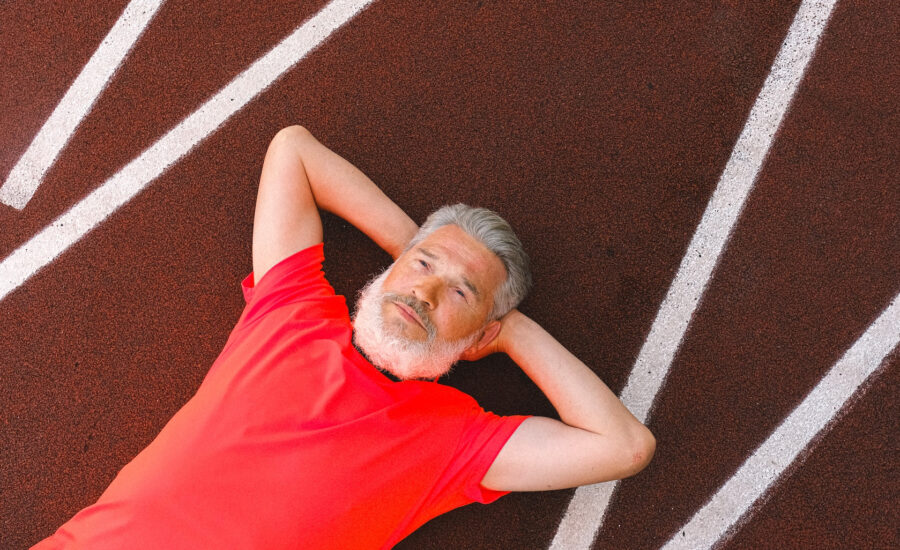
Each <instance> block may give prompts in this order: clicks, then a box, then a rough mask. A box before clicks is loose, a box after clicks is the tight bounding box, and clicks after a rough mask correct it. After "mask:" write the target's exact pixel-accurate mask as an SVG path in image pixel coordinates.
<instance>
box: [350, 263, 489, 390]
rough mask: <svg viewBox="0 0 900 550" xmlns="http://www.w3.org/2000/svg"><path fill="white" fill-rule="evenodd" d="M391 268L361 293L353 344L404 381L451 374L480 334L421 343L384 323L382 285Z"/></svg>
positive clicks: (375, 362) (435, 339) (381, 367)
mask: <svg viewBox="0 0 900 550" xmlns="http://www.w3.org/2000/svg"><path fill="white" fill-rule="evenodd" d="M388 273H390V269H388V270H386V271H384V272H383V273H382V274H381V275H378V276H377V277H375V278H373V279H372V280H371V281H369V282H368V283H367V284H366V286H365V287H363V289H362V290H361V291H360V293H359V299H358V300H357V302H356V313H355V314H354V316H353V342H354V343H355V344H356V345H357V347H359V349H360V351H362V353H363V354H364V355H365V356H366V358H367V359H368V360H369V362H371V363H372V365H374V366H375V367H376V368H378V369H379V370H382V371H384V372H388V373H390V374H392V375H394V376H395V377H397V378H398V379H400V380H416V379H427V380H433V379H435V378H437V377H440V376H443V375H444V374H447V373H448V372H450V371H451V370H452V368H453V365H454V364H455V363H456V362H457V361H458V360H459V358H460V356H462V354H463V352H465V350H466V349H467V348H468V347H469V346H471V345H472V343H474V341H475V340H476V339H477V337H478V335H477V334H472V335H470V336H469V337H467V338H462V339H460V340H456V341H450V342H448V341H446V340H442V339H441V338H439V337H438V338H433V339H430V340H429V341H424V342H422V341H417V340H412V339H410V338H407V337H405V336H404V335H402V334H398V333H397V331H395V330H394V327H391V326H389V325H388V324H386V323H385V320H384V312H383V305H384V292H383V290H382V285H383V283H384V279H385V278H386V277H387V276H388Z"/></svg>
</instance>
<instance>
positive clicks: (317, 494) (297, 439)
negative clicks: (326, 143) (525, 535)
mask: <svg viewBox="0 0 900 550" xmlns="http://www.w3.org/2000/svg"><path fill="white" fill-rule="evenodd" d="M323 260H324V255H323V245H322V244H321V243H320V244H317V245H315V246H312V247H310V248H307V249H305V250H302V251H300V252H298V253H296V254H294V255H292V256H290V257H289V258H286V259H285V260H283V261H282V262H281V263H279V264H278V265H276V266H275V267H273V268H272V269H271V270H270V271H268V272H267V273H266V274H265V276H263V278H262V280H261V281H259V283H258V284H257V285H255V287H254V284H253V281H254V279H253V274H252V273H251V274H250V275H249V276H248V277H247V278H246V279H245V280H244V281H243V283H242V288H243V292H244V298H245V300H246V302H247V305H246V307H245V309H244V311H243V313H242V314H241V318H240V320H239V321H238V323H237V326H236V327H235V328H234V330H233V331H232V333H231V336H230V337H229V339H228V342H227V343H226V344H225V348H224V349H223V350H222V353H221V355H220V356H219V358H218V359H217V360H216V362H215V363H214V364H213V366H212V367H211V368H210V370H209V373H208V374H207V375H206V378H205V379H204V381H203V383H202V384H201V386H200V388H199V389H198V390H197V393H196V394H195V395H194V396H193V397H192V398H191V400H190V401H188V403H187V404H186V405H185V406H184V407H183V408H182V409H181V410H180V411H178V413H176V414H175V416H174V417H173V418H172V419H171V420H170V421H169V423H168V424H166V426H165V427H164V428H163V430H162V432H160V434H159V435H158V436H157V437H156V439H155V440H154V441H153V442H152V443H150V445H149V446H148V447H147V448H146V449H144V450H143V451H141V453H140V454H138V455H137V456H136V457H135V458H134V460H132V461H131V462H130V463H129V464H128V465H126V466H125V467H124V468H122V470H121V471H120V472H119V474H118V476H117V477H116V478H115V479H114V480H113V482H112V483H111V484H110V486H109V487H108V488H107V489H106V491H105V492H104V493H103V494H102V495H101V496H100V499H99V500H98V501H97V502H96V503H95V504H93V505H91V506H88V507H87V508H85V509H83V510H81V511H80V512H78V513H77V514H76V515H75V516H74V517H73V518H72V519H71V520H69V521H68V522H67V523H65V524H64V525H62V526H61V527H60V528H59V530H57V532H56V533H55V535H54V536H52V537H50V538H48V539H46V540H44V541H42V542H41V543H38V545H36V546H35V547H34V548H37V549H41V550H46V549H50V548H63V547H65V548H91V549H105V548H109V549H113V548H114V549H121V548H165V549H167V550H175V549H180V548H185V549H187V548H190V549H196V548H264V549H267V550H272V549H277V548H291V549H294V548H310V549H328V548H340V549H348V548H352V549H354V550H363V549H368V548H390V547H391V546H393V545H394V544H396V543H397V542H398V541H399V540H401V539H402V538H403V537H405V536H406V535H408V534H409V533H411V532H412V531H414V530H415V529H416V528H418V527H419V526H421V525H422V524H423V523H425V522H426V521H428V520H429V519H431V518H433V517H435V516H437V515H440V514H442V513H444V512H447V511H449V510H452V509H454V508H457V507H459V506H463V505H465V504H469V503H471V502H476V501H477V502H481V503H485V504H487V503H490V502H493V501H495V500H497V499H498V498H500V497H501V496H503V495H505V494H507V492H508V491H507V492H501V491H492V490H488V489H485V488H484V487H481V484H480V482H481V479H482V478H483V477H484V474H485V473H486V472H487V470H488V468H490V466H491V464H492V463H493V461H494V458H495V457H496V456H497V454H498V453H499V452H500V449H501V448H502V447H503V445H504V444H505V443H506V441H507V440H508V439H509V437H510V436H511V435H512V433H513V432H514V431H515V429H516V428H517V427H518V426H519V425H520V424H521V423H522V421H523V420H525V419H526V418H527V416H497V415H494V414H492V413H489V412H485V411H484V410H483V409H482V408H481V407H479V406H478V404H477V403H476V401H475V400H474V399H473V398H472V397H470V396H468V395H466V394H464V393H462V392H460V391H458V390H456V389H454V388H451V387H448V386H443V385H441V384H438V383H435V382H421V381H406V382H394V381H393V380H391V379H389V378H388V377H387V376H385V375H384V374H383V373H381V372H380V371H378V370H377V369H376V368H375V367H373V366H372V365H371V364H370V363H369V362H368V361H366V360H365V358H363V357H362V356H361V355H360V354H359V353H358V352H357V351H356V349H355V348H354V347H353V345H352V343H351V330H352V327H351V324H350V316H349V313H348V310H347V305H346V302H345V300H344V298H343V297H342V296H337V295H335V293H334V290H333V289H332V287H331V286H330V285H329V284H328V281H327V280H326V279H325V276H324V274H323V273H322V262H323Z"/></svg>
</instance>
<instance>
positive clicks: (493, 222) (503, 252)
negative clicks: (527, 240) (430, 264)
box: [406, 204, 532, 320]
mask: <svg viewBox="0 0 900 550" xmlns="http://www.w3.org/2000/svg"><path fill="white" fill-rule="evenodd" d="M451 224H452V225H456V226H457V227H459V228H460V229H462V230H463V231H465V232H466V233H467V234H468V235H469V236H470V237H472V238H474V239H475V240H477V241H478V242H480V243H481V244H483V245H484V246H485V247H486V248H487V249H488V250H490V251H491V252H493V253H494V254H495V255H496V256H497V257H498V258H500V261H501V262H503V267H505V268H506V280H505V281H504V282H503V284H502V285H500V288H499V289H498V291H497V293H496V294H494V305H493V308H492V309H491V312H490V313H489V314H488V319H490V320H495V319H500V318H501V317H503V316H504V315H506V314H507V313H509V311H510V310H512V309H513V308H514V307H516V306H517V305H519V304H520V303H521V302H522V300H523V299H524V298H525V295H526V294H528V291H529V290H531V285H532V279H531V268H530V267H529V261H528V255H527V254H526V253H525V249H524V248H523V247H522V243H521V242H520V241H519V238H518V237H516V234H515V233H514V232H513V230H512V227H510V225H509V223H507V222H506V220H504V219H503V218H501V217H500V216H499V215H498V214H497V213H496V212H494V211H492V210H488V209H487V208H480V207H472V206H468V205H465V204H454V205H447V206H443V207H441V208H439V209H438V210H436V211H434V212H432V214H431V215H430V216H428V219H427V220H425V223H423V224H422V227H420V228H419V232H418V233H416V235H415V236H414V237H413V238H412V240H411V241H410V242H409V244H408V245H406V250H409V249H411V248H412V247H414V246H416V245H417V244H419V243H421V242H422V241H424V240H425V238H426V237H428V235H430V234H431V233H433V232H434V231H435V230H437V229H438V228H440V227H443V226H445V225H451Z"/></svg>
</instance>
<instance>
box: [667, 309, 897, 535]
mask: <svg viewBox="0 0 900 550" xmlns="http://www.w3.org/2000/svg"><path fill="white" fill-rule="evenodd" d="M898 342H900V294H898V295H897V296H895V297H894V300H893V302H892V303H891V304H890V305H889V306H888V307H887V309H885V311H884V312H883V313H882V314H881V315H880V316H879V317H878V319H876V320H875V322H874V323H872V325H871V326H869V328H868V329H867V330H866V332H865V334H863V335H862V336H861V337H860V338H859V340H857V341H856V343H854V344H853V347H851V348H850V349H849V350H847V352H846V353H845V354H844V356H843V357H841V359H840V360H838V362H837V363H835V364H834V366H833V367H831V370H829V371H828V374H826V375H825V376H824V377H823V378H822V380H820V381H819V383H818V384H816V387H815V388H813V390H812V391H811V392H809V395H807V396H806V398H805V399H804V400H803V402H802V403H800V405H798V406H797V408H796V409H794V411H793V412H792V413H791V414H790V415H789V416H788V417H787V418H786V419H785V420H784V421H783V422H782V423H781V425H780V426H779V427H778V428H777V429H776V430H775V431H774V432H772V435H770V436H769V438H768V439H766V441H765V442H764V443H763V444H762V445H760V446H759V448H758V449H756V451H754V453H753V454H752V455H750V458H748V459H747V460H746V461H745V462H744V463H743V464H742V465H741V467H740V468H739V469H738V471H737V472H736V473H735V474H734V475H733V476H732V477H731V479H729V480H728V481H727V482H726V483H725V484H724V485H722V487H721V488H720V489H719V490H718V491H717V492H716V494H715V495H713V497H712V498H711V499H710V500H709V502H707V503H706V505H704V506H703V508H701V509H700V510H699V511H698V512H697V513H696V514H695V515H694V517H693V518H691V520H690V521H689V522H688V523H687V524H686V525H685V526H684V527H682V528H681V529H679V530H678V532H677V533H675V535H674V536H673V537H672V538H671V539H670V540H669V542H667V543H666V545H665V546H664V547H663V548H665V549H666V550H675V549H679V548H683V549H688V550H696V549H698V548H710V547H711V546H712V545H713V544H715V543H716V542H717V541H718V540H719V539H721V538H723V537H724V536H725V535H726V534H727V533H729V532H733V531H734V530H735V528H736V527H737V525H735V528H732V525H734V524H735V523H737V522H738V521H739V520H740V521H741V522H742V523H745V522H746V520H747V519H749V516H750V514H748V513H747V512H748V510H749V509H750V507H751V506H752V505H753V504H754V503H755V502H757V501H758V500H759V498H760V497H761V496H762V495H763V494H764V493H765V492H766V491H767V490H768V489H769V488H770V487H772V485H773V483H775V482H776V481H778V479H779V477H780V476H781V475H782V473H783V472H784V471H785V470H786V469H787V468H788V467H791V466H792V464H793V463H795V462H796V464H797V465H799V464H800V463H802V462H803V459H804V458H805V457H806V456H809V452H810V450H811V449H808V448H807V447H808V446H810V442H812V441H813V439H814V438H816V442H818V441H821V439H822V437H819V436H820V434H821V435H822V436H824V434H825V433H827V432H828V430H830V429H831V428H832V427H833V426H834V425H835V424H836V423H837V420H838V418H840V416H842V415H843V414H844V413H846V412H847V410H849V409H850V407H851V406H852V405H853V403H856V402H857V401H858V400H859V399H860V398H861V397H862V395H863V393H864V392H865V390H866V389H867V388H868V387H869V386H870V385H871V384H866V385H865V386H863V387H862V388H861V387H860V386H862V385H863V384H864V383H865V382H866V381H868V380H869V379H870V378H871V379H874V376H873V375H874V374H876V369H877V368H878V366H879V365H881V364H882V362H884V360H885V358H886V357H887V355H888V354H889V353H890V352H891V350H893V349H894V348H895V347H896V346H897V344H898ZM884 370H885V369H884V368H882V369H878V371H877V373H881V372H883V371H884ZM851 399H852V401H851ZM804 449H806V451H805V452H803V451H804ZM801 452H802V455H801ZM798 459H799V460H798Z"/></svg>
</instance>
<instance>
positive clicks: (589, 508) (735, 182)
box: [550, 0, 837, 550]
mask: <svg viewBox="0 0 900 550" xmlns="http://www.w3.org/2000/svg"><path fill="white" fill-rule="evenodd" d="M836 2H837V0H804V2H803V4H801V6H800V8H799V9H798V10H797V14H796V15H795V16H794V20H793V22H792V23H791V27H790V28H789V29H788V32H787V36H786V37H785V39H784V42H783V43H782V44H781V49H780V50H779V51H778V55H777V56H776V57H775V62H774V63H773V64H772V69H771V70H770V71H769V75H768V76H767V77H766V80H765V82H764V83H763V87H762V89H761V90H760V92H759V96H757V98H756V102H755V103H754V104H753V108H752V109H751V110H750V115H749V117H748V118H747V122H746V123H745V124H744V129H743V130H742V131H741V135H740V137H738V140H737V143H736V144H735V146H734V150H733V151H732V153H731V157H730V158H729V159H728V163H727V164H726V165H725V170H724V171H723V173H722V176H721V177H720V178H719V182H718V184H717V185H716V189H715V191H714V192H713V195H712V198H711V199H710V201H709V204H707V206H706V211H704V213H703V218H702V219H701V220H700V225H699V226H698V227H697V230H696V232H695V233H694V236H693V238H692V239H691V242H690V244H689V245H688V249H687V252H685V255H684V258H682V260H681V265H680V266H679V268H678V273H677V274H676V275H675V280H674V281H673V282H672V286H670V287H669V292H668V293H667V294H666V297H665V299H663V302H662V305H660V308H659V311H658V312H657V314H656V319H654V321H653V325H652V326H651V328H650V333H649V334H648V336H647V339H646V340H645V341H644V345H643V346H642V347H641V351H640V353H639V354H638V358H637V360H636V361H635V365H634V367H633V368H632V369H631V374H630V375H629V377H628V382H627V383H626V385H625V388H624V389H623V390H622V396H621V398H622V402H623V403H624V404H625V406H627V407H628V408H629V410H631V412H632V414H634V415H635V416H636V417H637V418H638V419H639V420H640V421H642V422H646V421H647V417H648V416H649V413H650V408H651V406H652V404H653V401H654V399H655V398H656V395H657V393H658V392H659V389H660V387H662V384H663V381H664V380H665V377H666V375H667V374H668V372H669V368H670V367H671V366H672V360H673V359H674V357H675V353H676V351H677V350H678V348H679V346H680V345H681V341H682V340H683V339H684V335H685V333H686V332H687V328H688V324H689V323H690V320H691V317H692V316H693V314H694V311H695V310H696V309H697V305H698V304H699V303H700V298H701V297H702V295H703V292H704V290H705V289H706V286H707V283H708V282H709V280H710V277H711V276H712V272H713V269H714V268H715V266H716V263H717V262H718V260H719V257H720V256H721V254H722V251H723V250H724V248H725V244H726V243H727V241H728V238H729V237H730V235H731V231H732V229H733V228H734V225H735V223H736V222H737V219H738V217H739V215H740V213H741V210H742V208H743V206H744V202H745V201H746V199H747V196H748V195H749V194H750V190H751V189H752V188H753V184H754V183H755V182H756V177H757V175H758V174H759V170H760V168H761V167H762V164H763V161H764V160H765V158H766V154H767V153H768V151H769V147H770V146H771V145H772V141H773V140H774V137H775V133H776V132H777V130H778V127H779V126H780V125H781V121H782V120H783V118H784V115H785V113H786V112H787V109H788V106H789V105H790V102H791V99H792V98H793V97H794V94H795V93H796V91H797V88H798V86H799V84H800V81H801V80H802V78H803V74H804V72H805V71H806V67H807V66H808V65H809V61H810V59H812V55H813V52H814V51H815V48H816V45H817V44H818V42H819V39H820V38H821V36H822V32H823V31H824V29H825V25H826V23H827V22H828V18H829V17H830V15H831V12H832V10H833V8H834V5H835V4H836ZM617 485H618V482H608V483H599V484H596V485H586V486H583V487H579V488H578V489H577V490H576V491H575V495H574V496H573V497H572V500H571V501H570V502H569V506H568V508H567V510H566V513H565V515H564V516H563V519H562V521H561V523H560V525H559V528H558V529H557V531H556V536H555V537H554V538H553V542H552V543H551V544H550V550H581V549H588V548H590V546H591V544H592V543H593V541H594V537H595V536H596V534H597V532H598V531H599V530H600V527H601V525H602V524H603V517H604V515H605V513H606V510H607V507H608V505H609V501H610V499H611V497H612V494H613V491H614V490H615V488H616V487H617Z"/></svg>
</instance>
